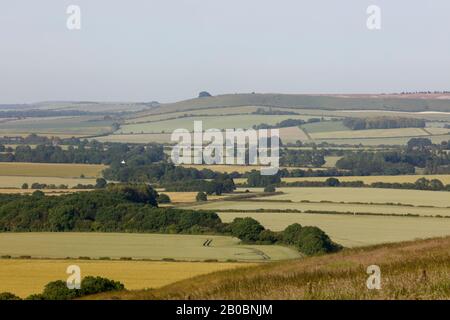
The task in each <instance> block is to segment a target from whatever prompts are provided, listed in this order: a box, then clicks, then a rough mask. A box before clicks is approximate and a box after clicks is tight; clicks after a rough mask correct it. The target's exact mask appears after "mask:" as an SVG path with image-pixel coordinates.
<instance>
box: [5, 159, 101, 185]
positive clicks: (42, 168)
mask: <svg viewBox="0 0 450 320" xmlns="http://www.w3.org/2000/svg"><path fill="white" fill-rule="evenodd" d="M105 168H106V166H104V165H97V164H75V163H64V164H63V163H28V162H0V176H21V177H26V176H32V177H57V178H79V177H80V176H81V175H84V176H85V177H86V178H97V177H100V176H101V173H102V171H103V170H104V169H105ZM37 182H40V181H37Z"/></svg>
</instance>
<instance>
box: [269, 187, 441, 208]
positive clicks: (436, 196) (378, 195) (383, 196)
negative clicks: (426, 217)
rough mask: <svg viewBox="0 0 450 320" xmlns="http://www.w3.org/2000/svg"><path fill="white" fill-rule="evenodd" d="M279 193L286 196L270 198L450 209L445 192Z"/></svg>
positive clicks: (322, 190)
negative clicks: (398, 204) (395, 204)
mask: <svg viewBox="0 0 450 320" xmlns="http://www.w3.org/2000/svg"><path fill="white" fill-rule="evenodd" d="M278 191H283V192H284V193H285V194H283V195H277V196H273V197H270V199H271V200H292V201H296V202H300V201H302V200H310V201H332V202H340V201H344V202H363V203H370V202H372V203H381V204H384V203H401V204H411V205H415V206H421V205H422V206H436V207H444V208H445V207H449V208H450V197H449V193H448V192H445V191H422V190H399V189H379V188H278Z"/></svg>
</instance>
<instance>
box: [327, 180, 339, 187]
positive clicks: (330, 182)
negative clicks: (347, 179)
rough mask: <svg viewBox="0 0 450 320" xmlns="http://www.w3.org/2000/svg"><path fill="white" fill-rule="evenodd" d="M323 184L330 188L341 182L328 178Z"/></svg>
mask: <svg viewBox="0 0 450 320" xmlns="http://www.w3.org/2000/svg"><path fill="white" fill-rule="evenodd" d="M325 184H326V185H327V186H330V187H338V186H339V185H340V184H341V182H340V181H339V180H338V179H336V178H328V179H327V180H325Z"/></svg>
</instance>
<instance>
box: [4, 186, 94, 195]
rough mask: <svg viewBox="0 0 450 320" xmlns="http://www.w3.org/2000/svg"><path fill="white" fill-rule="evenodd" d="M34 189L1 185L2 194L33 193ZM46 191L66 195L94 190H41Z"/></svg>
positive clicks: (49, 193)
mask: <svg viewBox="0 0 450 320" xmlns="http://www.w3.org/2000/svg"><path fill="white" fill-rule="evenodd" d="M34 191H36V190H34V189H26V190H22V189H19V187H17V188H15V189H12V188H11V187H8V188H2V187H1V186H0V194H31V193H33V192H34ZM40 191H42V192H44V193H45V194H46V195H48V196H59V195H65V194H69V193H75V192H88V191H92V190H91V189H42V190H40Z"/></svg>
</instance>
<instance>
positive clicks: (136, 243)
mask: <svg viewBox="0 0 450 320" xmlns="http://www.w3.org/2000/svg"><path fill="white" fill-rule="evenodd" d="M208 239H210V240H212V242H211V244H210V246H204V245H203V244H204V243H205V242H206V240H208ZM2 255H11V256H13V257H20V256H24V255H27V256H31V257H34V258H58V259H61V258H66V257H72V258H78V257H90V258H93V259H94V258H101V257H109V258H111V259H120V258H123V257H127V258H134V259H151V260H163V259H175V260H183V261H204V260H210V259H216V260H218V261H227V260H238V261H267V260H283V259H291V258H297V257H299V256H300V255H299V253H298V252H297V251H295V250H293V249H290V248H287V247H282V246H262V245H241V244H240V243H239V240H238V239H236V238H232V237H227V236H211V235H173V234H135V233H77V232H70V233H69V232H67V233H45V232H42V233H0V256H2Z"/></svg>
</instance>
